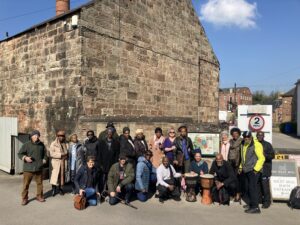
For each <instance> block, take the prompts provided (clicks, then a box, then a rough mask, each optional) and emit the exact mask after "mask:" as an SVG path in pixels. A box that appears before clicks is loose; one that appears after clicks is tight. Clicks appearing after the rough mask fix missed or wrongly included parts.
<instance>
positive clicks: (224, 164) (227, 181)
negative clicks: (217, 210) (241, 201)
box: [209, 153, 237, 204]
mask: <svg viewBox="0 0 300 225" xmlns="http://www.w3.org/2000/svg"><path fill="white" fill-rule="evenodd" d="M209 173H210V174H212V175H214V176H215V188H214V190H213V196H216V198H214V200H217V202H220V203H223V204H229V198H228V199H227V200H228V202H221V201H222V200H221V199H219V196H220V195H219V192H220V191H221V190H222V189H225V191H226V193H228V197H229V195H230V196H234V195H235V193H236V188H237V178H236V176H235V173H234V171H233V168H232V166H231V164H230V163H229V162H228V161H225V160H224V159H223V156H222V154H220V153H219V154H217V155H216V159H215V160H214V161H213V163H212V165H211V168H210V170H209Z"/></svg>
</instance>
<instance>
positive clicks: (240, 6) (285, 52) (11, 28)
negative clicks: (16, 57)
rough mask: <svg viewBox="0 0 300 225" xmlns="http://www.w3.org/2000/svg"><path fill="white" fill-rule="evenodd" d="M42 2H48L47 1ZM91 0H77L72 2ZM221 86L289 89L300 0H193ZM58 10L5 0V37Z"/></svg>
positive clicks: (297, 71)
mask: <svg viewBox="0 0 300 225" xmlns="http://www.w3.org/2000/svg"><path fill="white" fill-rule="evenodd" d="M41 2H42V4H41ZM86 2H88V0H71V8H74V7H77V6H79V5H81V4H84V3H86ZM192 3H193V6H194V8H195V10H196V12H197V14H198V17H199V19H200V21H201V23H202V25H203V27H204V29H205V31H206V34H207V36H208V39H209V40H210V43H211V44H212V46H213V49H214V51H215V53H216V55H217V57H218V59H219V61H220V65H221V71H220V87H221V88H222V87H233V86H234V83H236V84H237V86H248V87H249V88H250V89H251V90H252V91H257V90H263V91H265V92H266V93H270V92H271V91H281V92H285V91H288V90H289V89H291V88H293V87H294V83H295V82H296V81H297V80H298V79H300V24H299V23H300V13H299V12H300V0H256V1H253V0H192ZM54 15H55V0H42V1H41V0H26V1H25V0H14V1H12V0H0V40H2V39H4V38H5V33H6V32H8V34H9V35H10V36H12V35H14V34H16V33H18V32H21V31H23V30H25V29H27V28H29V27H30V26H32V25H35V24H37V23H40V22H42V21H44V20H47V19H49V18H51V17H53V16H54Z"/></svg>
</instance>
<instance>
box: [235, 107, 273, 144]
mask: <svg viewBox="0 0 300 225" xmlns="http://www.w3.org/2000/svg"><path fill="white" fill-rule="evenodd" d="M238 127H239V128H240V129H241V131H249V130H250V131H252V133H253V136H254V137H255V136H256V132H258V131H263V132H264V133H265V140H266V141H268V142H270V143H272V105H239V106H238Z"/></svg>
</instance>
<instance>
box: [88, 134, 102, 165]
mask: <svg viewBox="0 0 300 225" xmlns="http://www.w3.org/2000/svg"><path fill="white" fill-rule="evenodd" d="M84 149H85V160H87V158H88V157H89V156H92V157H94V158H95V167H96V168H97V169H98V170H99V169H100V162H99V160H100V159H99V158H100V155H99V154H100V145H99V141H98V139H97V137H96V136H94V137H92V139H91V140H89V139H87V140H86V141H85V142H84Z"/></svg>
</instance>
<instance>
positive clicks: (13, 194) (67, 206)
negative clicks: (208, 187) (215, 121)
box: [0, 172, 300, 225]
mask: <svg viewBox="0 0 300 225" xmlns="http://www.w3.org/2000/svg"><path fill="white" fill-rule="evenodd" d="M21 182H22V177H21V176H11V175H7V174H5V173H3V172H0V193H1V200H0V224H1V225H21V224H24V225H27V224H32V225H44V224H45V225H46V224H47V225H54V224H55V225H60V224H62V225H77V224H78V225H79V224H80V225H82V224H109V225H111V224H124V225H129V224H130V225H134V224H139V225H141V224H149V225H150V224H151V225H153V224H155V225H160V224H164V225H165V224H172V225H177V224H178V225H184V224H198V225H209V224H212V225H213V224H214V225H215V224H222V225H227V224H228V225H229V224H230V225H249V224H251V225H252V224H259V225H282V224H287V225H299V221H300V210H291V209H289V208H288V207H287V205H286V204H285V203H274V204H273V205H272V206H271V208H269V209H267V210H262V214H260V215H247V214H245V213H244V212H243V209H242V207H241V206H240V205H239V204H232V205H230V206H229V207H228V206H219V205H211V206H204V205H201V203H199V202H196V203H188V202H186V201H181V202H174V201H169V202H165V204H163V205H162V204H160V203H158V201H157V199H155V198H153V199H151V200H149V202H147V203H140V202H138V201H134V202H133V204H134V205H135V206H137V207H138V210H134V209H131V208H129V207H127V206H124V205H117V206H109V205H108V203H103V204H102V205H100V206H96V207H89V208H87V209H86V210H84V211H77V210H75V209H74V208H73V205H72V196H71V195H69V194H66V195H65V196H56V197H55V198H52V197H49V198H47V202H46V203H39V202H37V201H34V200H33V201H31V202H30V203H29V204H28V205H27V206H21V205H20V189H21ZM44 184H45V185H44V186H45V188H44V189H45V190H46V191H47V190H49V189H50V185H49V183H48V181H45V182H44ZM34 191H35V184H34V183H33V185H32V186H31V194H30V196H31V197H33V196H34V193H33V192H34Z"/></svg>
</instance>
